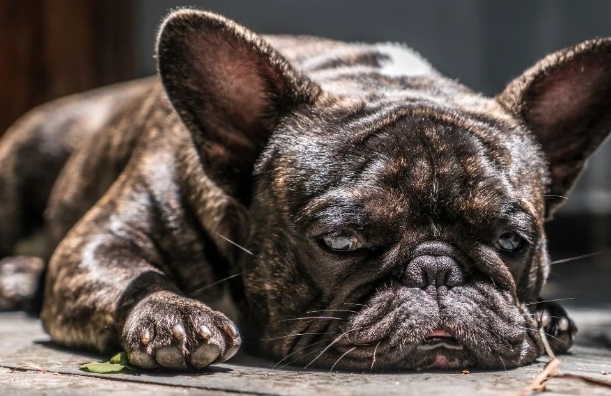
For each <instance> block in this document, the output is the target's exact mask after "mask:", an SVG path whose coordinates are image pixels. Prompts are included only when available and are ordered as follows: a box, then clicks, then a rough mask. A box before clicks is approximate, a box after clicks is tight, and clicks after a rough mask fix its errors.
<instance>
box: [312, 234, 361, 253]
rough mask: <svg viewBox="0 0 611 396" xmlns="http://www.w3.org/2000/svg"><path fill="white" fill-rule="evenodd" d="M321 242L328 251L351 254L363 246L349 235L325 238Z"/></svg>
mask: <svg viewBox="0 0 611 396" xmlns="http://www.w3.org/2000/svg"><path fill="white" fill-rule="evenodd" d="M322 240H323V242H324V243H325V245H327V247H328V248H329V249H331V250H333V251H336V252H352V251H355V250H357V249H360V248H362V247H363V244H362V243H361V242H360V241H359V240H358V239H357V238H356V237H355V236H351V235H338V236H326V237H323V238H322Z"/></svg>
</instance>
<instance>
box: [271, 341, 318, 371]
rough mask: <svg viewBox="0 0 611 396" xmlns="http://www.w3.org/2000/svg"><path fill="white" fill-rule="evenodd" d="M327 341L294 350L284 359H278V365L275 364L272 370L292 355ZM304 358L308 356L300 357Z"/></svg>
mask: <svg viewBox="0 0 611 396" xmlns="http://www.w3.org/2000/svg"><path fill="white" fill-rule="evenodd" d="M328 340H329V338H328V339H325V340H322V341H318V342H315V343H313V344H310V345H306V346H305V347H304V348H301V349H298V350H296V351H293V352H291V353H289V354H288V355H286V356H285V357H283V358H282V359H280V361H278V363H276V364H275V365H274V367H273V368H276V367H278V365H280V364H281V363H282V362H284V361H285V360H286V359H288V358H290V357H291V356H293V355H294V354H296V353H299V352H303V351H305V350H306V349H308V348H311V347H313V346H315V345H318V344H322V343H324V342H327V341H328ZM319 350H320V349H319ZM319 350H317V351H319ZM305 356H308V355H304V356H302V357H305ZM297 360H299V359H297ZM289 364H290V363H289ZM282 367H285V366H282Z"/></svg>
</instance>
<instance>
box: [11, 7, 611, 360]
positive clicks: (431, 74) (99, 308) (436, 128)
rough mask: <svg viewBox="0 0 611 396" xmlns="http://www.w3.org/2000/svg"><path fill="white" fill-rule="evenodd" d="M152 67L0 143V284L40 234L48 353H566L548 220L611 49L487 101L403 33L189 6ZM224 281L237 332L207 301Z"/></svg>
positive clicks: (168, 30) (607, 75) (591, 144)
mask: <svg viewBox="0 0 611 396" xmlns="http://www.w3.org/2000/svg"><path fill="white" fill-rule="evenodd" d="M157 59H158V77H151V78H147V79H143V80H139V81H135V82H128V83H124V84H120V85H116V86H112V87H107V88H102V89H99V90H95V91H92V92H88V93H84V94H79V95H75V96H71V97H68V98H65V99H61V100H59V101H55V102H52V103H50V104H47V105H44V106H42V107H40V108H38V109H35V110H33V111H32V112H30V113H29V114H27V115H26V116H24V117H23V118H22V119H21V120H20V121H18V122H17V123H16V124H15V125H14V126H13V127H12V128H11V129H10V130H9V131H8V132H7V133H6V135H5V137H4V138H3V140H2V143H1V144H0V183H2V184H1V188H0V257H5V258H4V260H3V264H2V266H3V267H4V268H5V269H7V268H10V269H7V270H6V271H5V272H6V274H5V275H4V276H5V278H7V279H8V278H9V277H10V276H13V279H16V278H15V277H14V275H15V274H17V273H19V268H30V267H32V268H35V267H37V266H36V265H34V264H35V262H34V261H32V260H39V259H35V258H29V257H15V256H14V255H13V256H11V255H12V254H13V253H12V251H13V249H14V246H15V244H16V243H17V242H18V241H19V240H20V239H22V238H24V237H26V236H27V235H29V234H30V233H31V232H32V231H33V230H35V229H36V228H37V227H39V226H41V225H42V226H44V229H45V233H46V235H47V236H48V240H49V249H50V251H51V252H52V255H50V259H49V264H48V267H47V269H46V274H45V282H44V283H45V287H44V295H43V300H42V309H41V317H42V321H43V324H44V328H45V329H46V331H47V332H48V333H49V334H50V336H51V338H52V340H53V341H54V342H56V343H58V344H61V345H64V346H68V347H74V348H87V349H93V350H96V351H100V352H109V351H112V350H115V349H118V348H122V349H123V350H125V351H126V352H127V354H128V356H129V359H130V361H131V363H132V364H134V365H135V366H138V367H141V368H146V369H149V368H150V369H152V368H157V367H165V368H170V369H187V368H196V369H200V368H204V367H207V366H209V365H211V364H215V363H219V362H223V361H226V360H227V359H229V358H231V357H232V356H233V355H234V354H235V353H236V352H237V350H238V348H239V347H240V345H241V343H242V339H244V340H248V341H249V342H248V343H246V344H248V345H249V346H251V349H252V351H253V352H255V353H258V354H261V355H264V356H267V357H269V358H272V359H275V360H276V361H278V362H282V364H296V365H302V366H308V367H325V368H331V369H342V370H358V371H362V370H411V369H428V368H463V367H480V368H510V367H517V366H521V365H525V364H529V363H531V362H533V361H535V360H536V359H537V358H538V357H539V356H540V355H541V354H542V353H543V341H542V335H541V333H540V331H539V329H540V328H541V327H542V328H543V329H544V330H545V332H547V333H548V334H549V335H550V336H551V337H550V341H551V343H552V346H553V347H554V348H555V349H556V350H557V351H561V352H562V351H566V350H567V349H568V347H569V346H570V344H571V343H572V337H573V335H574V333H575V331H576V327H575V325H574V323H573V322H572V321H571V320H570V319H569V318H568V317H567V316H566V312H565V311H564V310H563V309H562V308H561V307H560V306H557V305H554V304H549V303H548V304H546V303H538V302H537V301H538V300H537V299H538V297H539V294H540V291H541V288H542V286H543V285H544V283H545V281H546V278H547V275H548V272H549V259H548V253H547V251H546V237H545V233H544V228H543V225H544V222H545V221H546V220H548V219H550V218H551V216H552V214H553V213H554V211H555V210H556V209H557V208H558V206H559V205H560V204H561V203H562V201H563V197H564V196H565V195H566V194H567V193H568V191H569V190H570V189H571V186H572V185H573V183H574V182H575V180H576V178H577V177H578V175H579V173H580V172H581V170H582V169H583V167H584V165H585V162H586V159H587V158H588V156H589V155H590V154H592V153H593V152H594V150H595V149H596V148H597V147H598V146H599V145H600V144H601V142H602V141H603V140H604V139H605V137H606V136H607V135H608V133H609V131H611V67H610V65H611V39H608V38H605V39H594V40H591V41H586V42H584V43H581V44H578V45H575V46H573V47H570V48H567V49H564V50H562V51H559V52H556V53H554V54H552V55H549V56H548V57H546V58H545V59H543V60H541V61H540V62H538V63H537V64H535V65H534V66H533V67H532V68H530V69H528V70H527V71H526V72H525V73H524V74H522V75H521V76H519V77H518V78H516V79H515V80H513V82H511V83H510V84H509V85H508V86H507V88H506V89H505V90H504V91H503V92H501V93H500V94H498V96H496V97H494V98H488V97H484V96H482V95H480V94H478V93H475V92H473V91H472V90H470V89H469V88H467V87H465V86H463V85H461V84H459V83H458V82H457V81H455V80H452V79H449V78H446V77H444V76H442V75H441V74H440V73H439V72H437V71H436V70H435V69H434V68H433V67H432V66H431V65H430V64H429V63H428V62H427V61H425V60H424V59H422V58H421V57H420V56H419V55H417V54H416V53H415V52H413V51H412V50H410V49H409V48H407V47H405V46H402V45H399V44H388V43H386V44H355V43H344V42H338V41H332V40H326V39H321V38H315V37H292V36H258V35H256V34H255V33H253V32H251V31H249V30H247V29H246V28H244V27H242V26H240V25H238V24H236V23H234V22H232V21H230V20H228V19H225V18H224V17H222V16H219V15H216V14H213V13H210V12H204V11H198V10H192V9H186V10H178V11H174V12H172V13H171V14H170V15H169V16H168V17H167V18H166V19H165V21H164V22H163V24H162V26H161V29H160V32H159V35H158V41H157ZM28 266H29V267H28ZM24 272H26V273H27V271H25V270H24ZM8 283H11V282H8ZM13 283H15V281H14V280H13ZM9 289H10V290H12V293H13V294H12V297H11V298H6V304H5V305H6V306H9V305H11V301H12V302H13V303H14V302H15V301H17V300H18V297H19V293H18V292H15V288H13V289H11V288H10V287H9V286H4V287H3V292H4V293H5V294H7V290H9ZM226 290H227V291H229V293H230V296H231V300H232V301H233V302H234V304H235V306H236V309H237V318H236V319H235V321H236V323H238V324H240V329H241V335H240V332H238V329H237V327H236V325H235V324H234V321H232V320H230V319H229V318H228V317H227V316H226V315H225V314H223V313H221V312H219V311H216V310H214V309H212V308H211V307H212V306H213V304H214V302H215V301H217V300H218V299H219V298H220V297H221V296H222V295H223V292H224V291H226ZM21 294H24V293H21ZM242 337H244V338H242Z"/></svg>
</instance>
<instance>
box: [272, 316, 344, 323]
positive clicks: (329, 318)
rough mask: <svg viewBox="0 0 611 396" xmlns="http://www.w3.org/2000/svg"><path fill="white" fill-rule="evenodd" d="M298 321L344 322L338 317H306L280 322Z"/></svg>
mask: <svg viewBox="0 0 611 396" xmlns="http://www.w3.org/2000/svg"><path fill="white" fill-rule="evenodd" d="M296 320H342V318H338V317H337V316H305V317H303V318H292V319H282V320H281V321H280V322H291V321H296Z"/></svg>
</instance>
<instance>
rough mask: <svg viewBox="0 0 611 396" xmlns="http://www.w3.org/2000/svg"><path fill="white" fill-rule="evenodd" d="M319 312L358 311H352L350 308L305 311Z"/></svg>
mask: <svg viewBox="0 0 611 396" xmlns="http://www.w3.org/2000/svg"><path fill="white" fill-rule="evenodd" d="M319 312H351V313H358V311H353V310H351V309H320V310H316V311H307V312H306V313H319Z"/></svg>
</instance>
